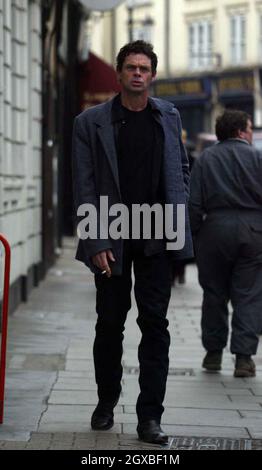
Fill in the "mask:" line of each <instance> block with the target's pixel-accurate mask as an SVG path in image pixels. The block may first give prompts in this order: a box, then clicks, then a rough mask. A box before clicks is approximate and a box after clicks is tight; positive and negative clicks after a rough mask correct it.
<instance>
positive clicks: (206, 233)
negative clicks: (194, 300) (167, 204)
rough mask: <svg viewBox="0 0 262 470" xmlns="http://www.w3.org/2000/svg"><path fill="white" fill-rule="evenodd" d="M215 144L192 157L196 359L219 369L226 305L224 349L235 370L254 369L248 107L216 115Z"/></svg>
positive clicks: (255, 165) (256, 272)
mask: <svg viewBox="0 0 262 470" xmlns="http://www.w3.org/2000/svg"><path fill="white" fill-rule="evenodd" d="M216 135H217V138H218V140H219V143H218V144H215V145H213V146H212V147H209V148H208V149H206V150H205V151H204V152H203V154H202V155H201V156H200V158H199V159H197V160H196V162H195V164H194V166H193V171H192V176H191V193H190V218H191V228H192V233H193V235H194V237H195V249H196V261H197V266H198V270H199V281H200V284H201V286H202V288H203V304H202V320H201V326H202V342H203V346H204V348H205V349H206V350H207V354H206V356H205V358H204V361H203V367H204V368H205V369H207V370H213V371H215V370H220V369H221V363H222V352H223V348H224V347H225V346H226V344H227V339H228V302H229V301H231V304H232V307H233V317H232V335H231V344H230V349H231V353H232V354H235V355H236V362H235V371H234V376H235V377H253V376H255V363H254V361H253V360H252V358H251V356H252V355H255V354H256V351H257V346H258V336H257V335H258V334H259V332H260V331H261V319H262V315H261V312H262V158H261V154H260V153H259V152H258V150H256V149H255V148H254V147H253V146H252V145H251V144H252V123H251V118H250V116H249V115H248V114H246V113H245V112H242V111H237V110H228V111H225V112H224V113H223V115H222V116H220V117H219V118H218V119H217V122H216Z"/></svg>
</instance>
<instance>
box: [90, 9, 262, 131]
mask: <svg viewBox="0 0 262 470" xmlns="http://www.w3.org/2000/svg"><path fill="white" fill-rule="evenodd" d="M94 18H95V21H93V20H94ZM90 31H92V34H91V36H90V38H91V39H90V47H91V49H92V50H94V51H96V52H97V53H98V55H100V56H101V57H103V58H104V59H105V60H107V61H108V62H110V63H112V64H114V62H115V56H116V53H117V51H118V50H119V48H120V47H121V46H122V45H123V44H125V43H126V42H127V41H128V40H129V39H139V38H141V39H145V40H149V41H150V42H152V43H153V44H154V47H155V51H156V52H157V54H158V57H159V66H158V78H157V80H156V82H155V86H154V87H153V93H154V94H155V95H156V96H159V97H162V98H165V99H168V100H171V101H173V102H174V103H175V104H176V105H177V107H178V108H179V110H180V112H181V115H182V120H183V125H184V126H185V127H186V129H187V131H188V133H189V135H190V137H191V138H194V137H195V136H196V134H197V133H198V132H201V131H203V130H205V131H213V129H214V123H215V119H216V116H217V114H218V113H219V112H220V111H221V109H223V108H225V107H235V108H240V109H243V110H245V111H247V112H249V113H250V114H251V116H252V118H253V120H254V122H255V125H257V126H261V125H262V100H261V65H262V1H261V0H126V1H124V2H123V3H122V4H121V5H119V6H118V7H117V8H116V9H115V10H112V11H110V12H107V13H106V15H101V13H94V17H92V15H91V17H90Z"/></svg>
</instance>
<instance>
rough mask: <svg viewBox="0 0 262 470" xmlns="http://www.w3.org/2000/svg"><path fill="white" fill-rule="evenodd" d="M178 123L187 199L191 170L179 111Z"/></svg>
mask: <svg viewBox="0 0 262 470" xmlns="http://www.w3.org/2000/svg"><path fill="white" fill-rule="evenodd" d="M177 125H178V133H179V146H180V153H181V163H182V172H183V179H184V186H185V192H186V196H187V200H188V198H189V181H190V171H189V161H188V157H187V153H186V149H185V146H184V144H183V141H182V124H181V118H180V114H179V113H178V112H177Z"/></svg>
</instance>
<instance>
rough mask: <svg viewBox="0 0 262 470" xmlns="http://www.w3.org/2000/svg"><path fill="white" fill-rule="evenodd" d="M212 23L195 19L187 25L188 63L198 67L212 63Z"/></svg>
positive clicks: (195, 67)
mask: <svg viewBox="0 0 262 470" xmlns="http://www.w3.org/2000/svg"><path fill="white" fill-rule="evenodd" d="M212 51H213V24H212V23H211V22H210V21H205V20H204V21H196V22H194V23H191V24H190V25H189V65H190V68H193V69H200V68H206V67H210V66H212V64H213V53H212Z"/></svg>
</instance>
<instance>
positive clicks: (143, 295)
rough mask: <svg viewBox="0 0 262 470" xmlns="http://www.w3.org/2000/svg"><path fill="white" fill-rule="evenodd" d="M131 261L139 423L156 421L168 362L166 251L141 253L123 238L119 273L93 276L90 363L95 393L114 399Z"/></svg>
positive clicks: (128, 300)
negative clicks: (94, 314)
mask: <svg viewBox="0 0 262 470" xmlns="http://www.w3.org/2000/svg"><path fill="white" fill-rule="evenodd" d="M132 263H133V265H134V276H135V285H134V292H135V298H136V303H137V307H138V318H137V323H138V325H139V328H140V330H141V333H142V338H141V342H140V345H139V347H138V359H139V364H140V375H139V385H140V394H139V397H138V400H137V406H136V409H137V415H138V420H139V421H140V422H142V421H146V420H148V419H156V420H158V421H159V422H160V419H161V415H162V413H163V411H164V408H163V406H162V403H163V400H164V396H165V390H166V379H167V374H168V364H169V360H168V351H169V344H170V336H169V332H168V320H167V319H166V314H167V308H168V303H169V299H170V291H171V261H170V253H169V252H163V253H160V254H157V255H153V256H150V257H147V256H145V255H144V254H143V250H142V248H141V244H139V242H138V243H136V242H134V241H133V242H132V241H127V242H125V245H124V256H123V274H122V276H112V277H111V278H107V277H105V276H103V275H100V274H99V275H96V276H95V283H96V287H97V304H96V310H97V314H98V318H97V324H96V338H95V342H94V362H95V372H96V382H97V385H98V397H99V399H102V400H107V401H108V400H110V401H111V400H112V401H114V400H116V399H117V398H118V396H119V394H120V392H121V384H120V383H121V378H122V372H123V369H122V365H121V358H122V352H123V348H122V341H123V337H124V336H123V331H124V329H125V328H124V324H125V320H126V316H127V312H128V310H129V309H130V308H131V287H132V277H131V268H132Z"/></svg>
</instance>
